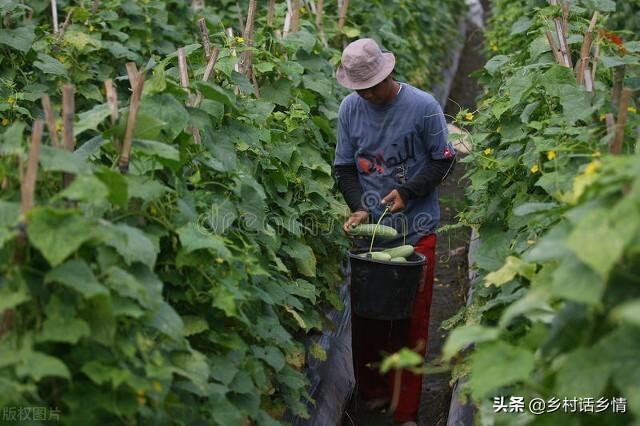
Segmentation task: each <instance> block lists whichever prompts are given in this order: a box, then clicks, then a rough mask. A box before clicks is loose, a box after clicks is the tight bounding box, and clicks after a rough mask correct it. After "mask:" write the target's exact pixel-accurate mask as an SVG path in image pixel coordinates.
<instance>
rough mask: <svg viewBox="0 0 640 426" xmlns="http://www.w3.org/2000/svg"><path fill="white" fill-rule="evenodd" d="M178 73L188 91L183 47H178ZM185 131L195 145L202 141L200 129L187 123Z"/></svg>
mask: <svg viewBox="0 0 640 426" xmlns="http://www.w3.org/2000/svg"><path fill="white" fill-rule="evenodd" d="M178 73H179V74H180V85H181V86H182V88H183V89H185V90H186V91H187V93H190V92H189V72H188V69H187V57H186V55H185V53H184V48H182V47H180V48H178ZM190 98H191V95H190V94H189V99H188V100H187V106H191V99H190ZM187 132H189V133H191V135H193V142H194V143H195V144H196V145H199V144H200V143H201V142H202V138H201V137H200V130H199V129H196V128H194V127H193V126H191V125H189V126H188V127H187Z"/></svg>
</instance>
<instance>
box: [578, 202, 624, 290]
mask: <svg viewBox="0 0 640 426" xmlns="http://www.w3.org/2000/svg"><path fill="white" fill-rule="evenodd" d="M618 230H619V228H618V227H617V226H614V224H613V223H612V221H611V220H610V218H609V217H608V215H607V212H606V211H604V210H600V209H598V210H594V211H590V212H588V213H587V214H586V215H584V216H583V217H582V219H581V220H580V221H579V222H578V223H577V224H576V227H575V228H574V229H573V231H572V232H571V234H570V235H569V237H568V238H567V243H566V244H567V246H568V247H569V248H570V249H572V250H573V252H574V253H575V255H576V257H577V258H578V259H580V260H581V261H582V262H583V263H585V264H586V265H589V266H590V267H591V268H592V269H593V270H594V271H596V272H597V273H598V274H600V276H601V277H602V278H604V279H606V278H607V277H608V276H609V273H610V272H611V269H612V268H613V266H614V265H615V264H616V263H617V262H618V259H620V256H622V253H623V251H624V246H625V240H626V239H627V238H628V237H629V235H626V234H624V233H621V232H618ZM605 253H606V255H605Z"/></svg>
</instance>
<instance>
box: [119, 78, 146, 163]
mask: <svg viewBox="0 0 640 426" xmlns="http://www.w3.org/2000/svg"><path fill="white" fill-rule="evenodd" d="M134 80H135V82H136V84H135V86H134V87H133V94H132V95H131V101H130V104H129V116H128V117H127V129H126V131H125V134H124V142H123V144H122V151H120V161H119V169H120V173H122V174H126V173H128V172H129V159H130V157H131V145H132V144H133V134H134V132H135V129H136V119H137V117H138V110H139V109H140V100H141V98H142V88H143V87H144V74H143V73H142V72H138V74H137V75H136V76H135V79H134Z"/></svg>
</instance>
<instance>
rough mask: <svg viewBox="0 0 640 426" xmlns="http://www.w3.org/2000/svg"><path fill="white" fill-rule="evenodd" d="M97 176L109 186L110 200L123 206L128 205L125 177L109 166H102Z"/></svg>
mask: <svg viewBox="0 0 640 426" xmlns="http://www.w3.org/2000/svg"><path fill="white" fill-rule="evenodd" d="M96 176H97V177H98V178H99V179H100V180H101V181H102V183H104V184H105V185H106V186H107V189H108V190H109V201H110V202H112V203H113V204H115V205H118V206H121V207H123V208H124V207H126V205H127V202H128V200H129V197H128V188H127V180H126V179H125V177H124V176H122V174H120V173H118V172H116V171H115V170H111V169H109V168H107V167H102V168H100V169H99V170H98V171H97V172H96Z"/></svg>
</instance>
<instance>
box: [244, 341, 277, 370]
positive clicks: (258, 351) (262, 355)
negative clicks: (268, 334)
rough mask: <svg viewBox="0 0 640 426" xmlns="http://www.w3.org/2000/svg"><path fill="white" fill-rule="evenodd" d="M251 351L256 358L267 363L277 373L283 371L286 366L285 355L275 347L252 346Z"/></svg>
mask: <svg viewBox="0 0 640 426" xmlns="http://www.w3.org/2000/svg"><path fill="white" fill-rule="evenodd" d="M251 351H252V352H253V355H254V356H255V357H256V358H258V359H261V360H263V361H265V362H266V363H267V364H269V365H270V366H271V367H273V369H274V370H275V371H280V370H282V368H283V367H284V365H285V359H284V355H283V354H282V352H281V351H280V349H278V348H276V347H274V346H265V347H262V346H251Z"/></svg>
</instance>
